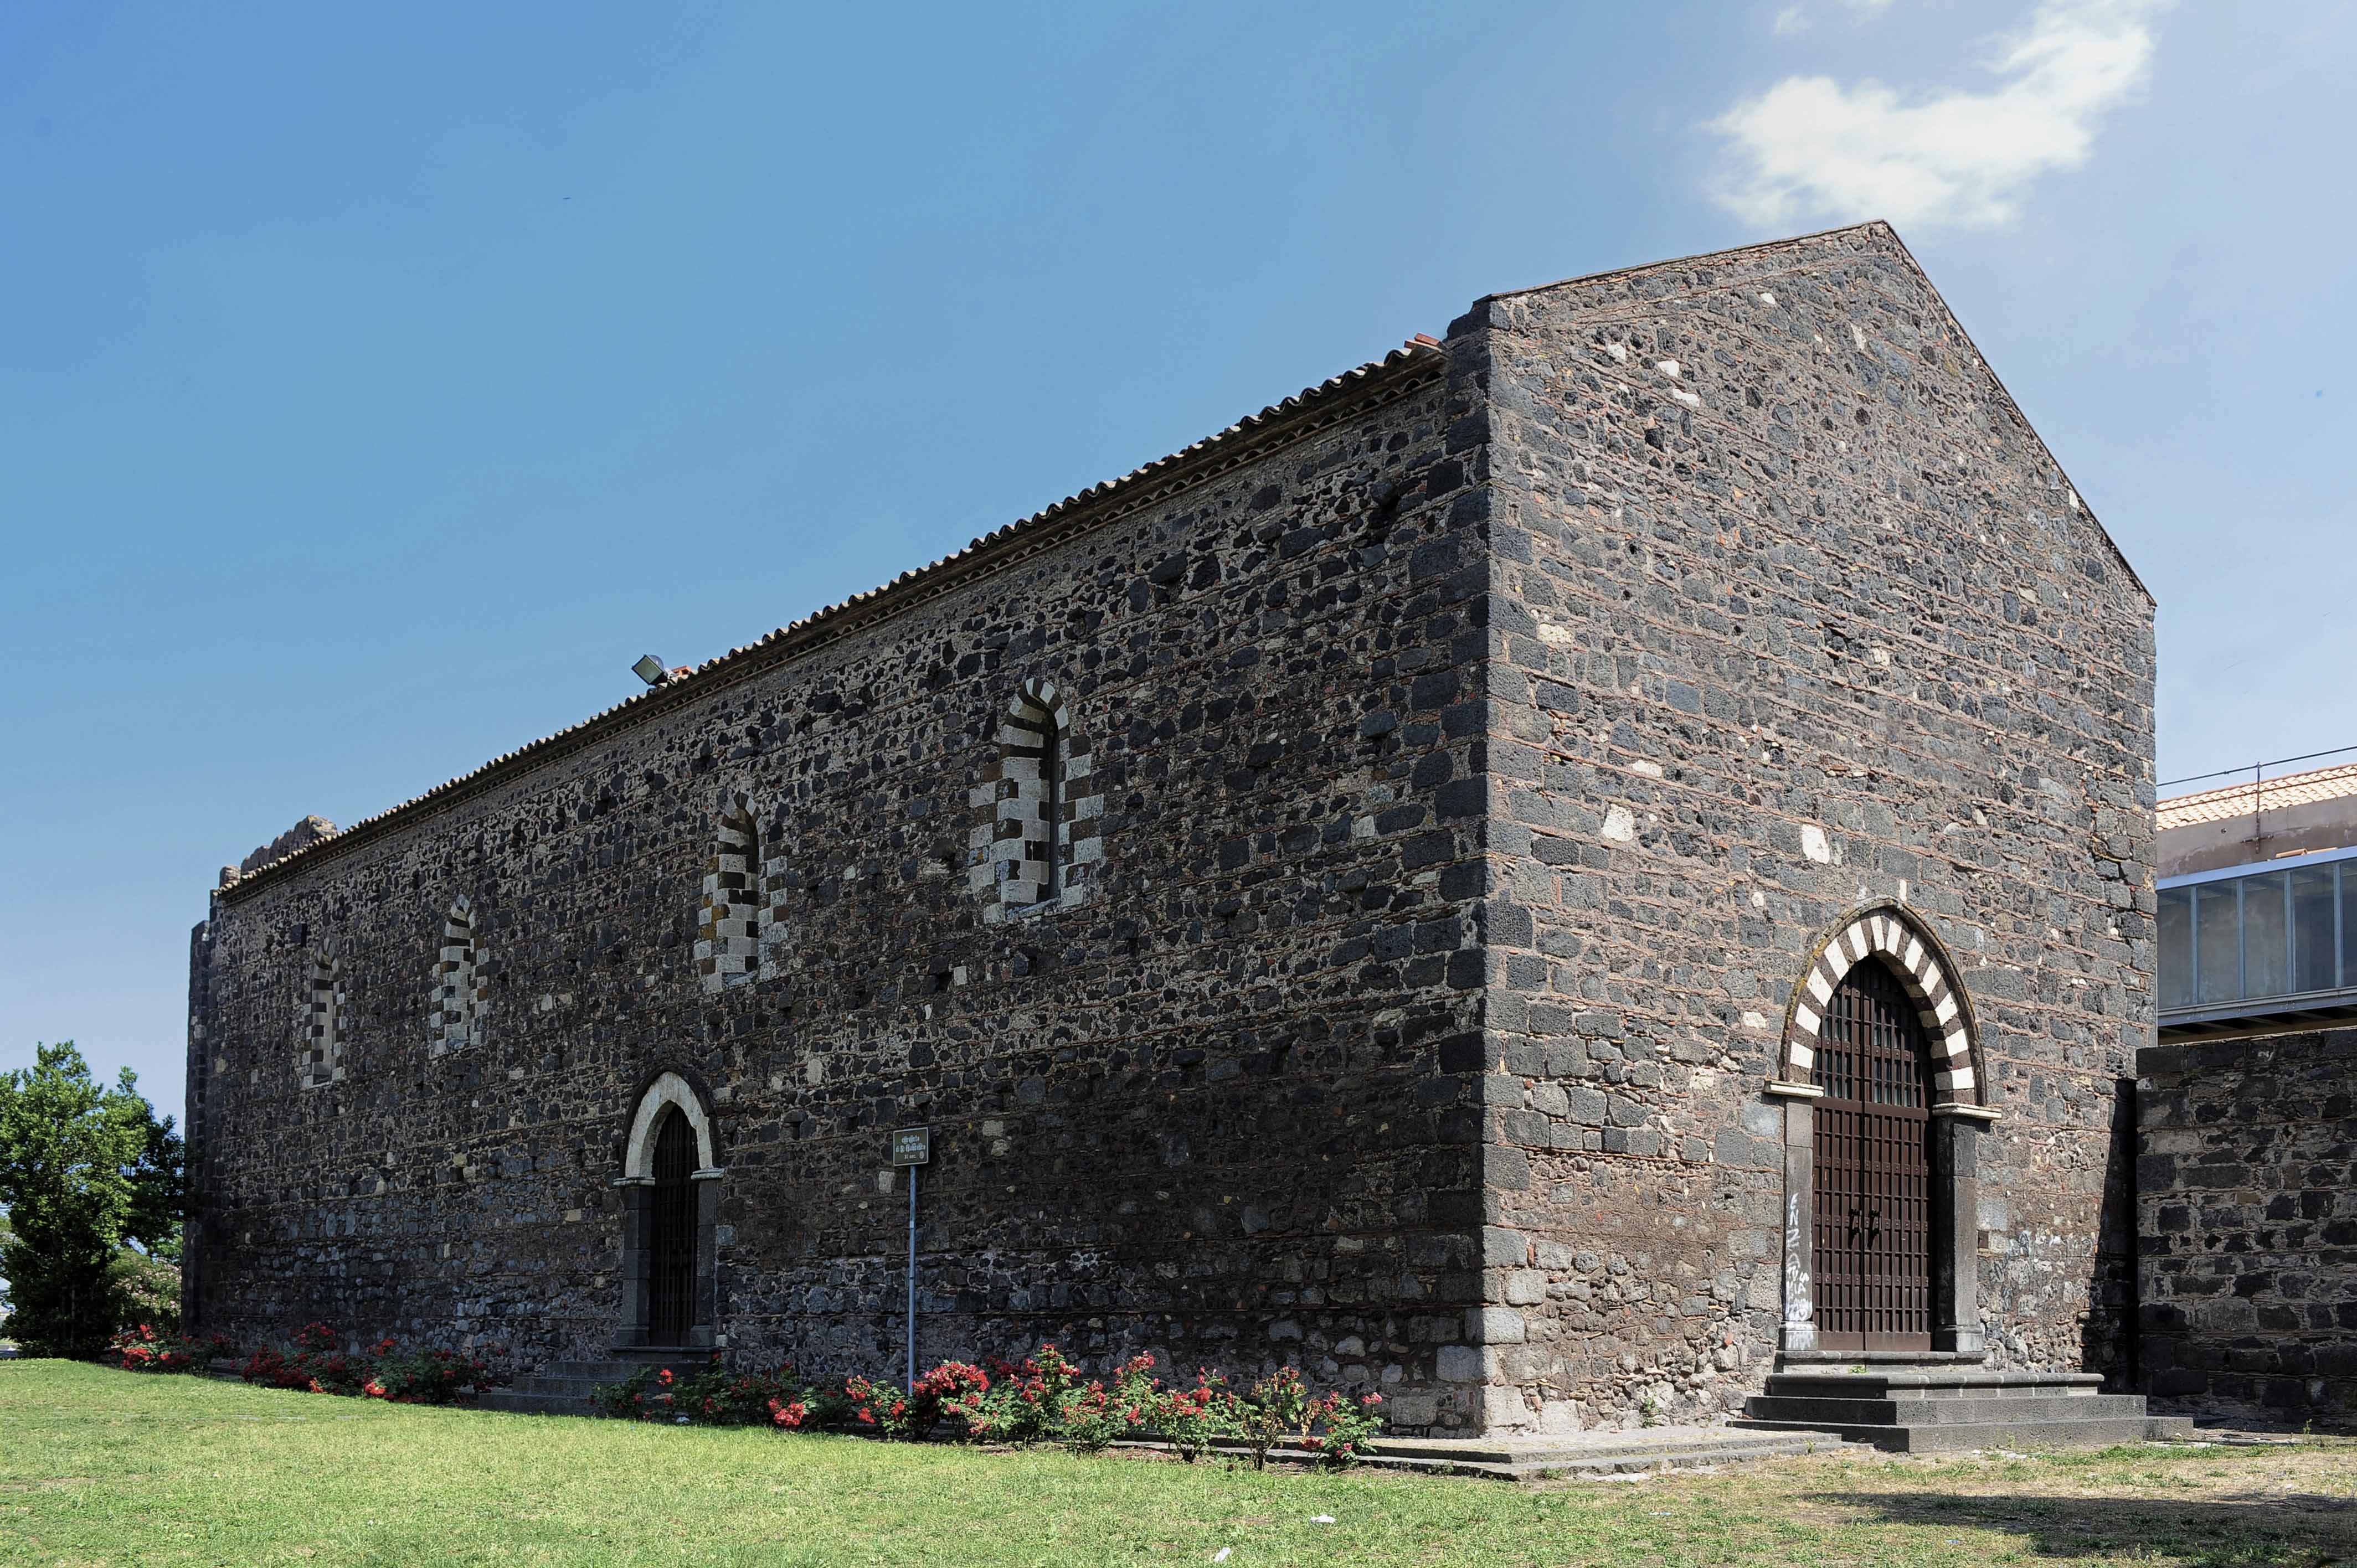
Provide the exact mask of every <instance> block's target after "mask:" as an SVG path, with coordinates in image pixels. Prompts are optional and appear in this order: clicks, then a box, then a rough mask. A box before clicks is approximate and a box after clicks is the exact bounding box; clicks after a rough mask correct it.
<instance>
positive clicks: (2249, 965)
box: [2158, 861, 2357, 1011]
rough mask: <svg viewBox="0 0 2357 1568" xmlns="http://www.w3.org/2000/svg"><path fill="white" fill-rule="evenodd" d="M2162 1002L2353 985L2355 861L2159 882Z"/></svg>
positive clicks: (2192, 1003) (2356, 961)
mask: <svg viewBox="0 0 2357 1568" xmlns="http://www.w3.org/2000/svg"><path fill="white" fill-rule="evenodd" d="M2158 914H2159V918H2158V927H2159V937H2160V955H2159V956H2160V1005H2161V1007H2162V1009H2163V1010H2164V1011H2168V1010H2174V1009H2177V1008H2182V1007H2201V1006H2213V1005H2215V1004H2219V1003H2224V1002H2243V1001H2251V1000H2255V999H2257V998H2260V997H2266V996H2289V995H2296V994H2299V993H2305V992H2311V991H2330V990H2334V989H2336V988H2339V987H2341V986H2343V985H2357V861H2337V862H2333V863H2330V864H2328V865H2309V866H2301V867H2298V868H2297V869H2294V870H2290V871H2266V872H2258V873H2255V874H2254V875H2249V876H2230V877H2221V878H2219V879H2217V880H2215V881H2212V882H2199V883H2194V884H2191V885H2190V886H2183V887H2165V888H2162V889H2161V890H2160V906H2159V911H2158Z"/></svg>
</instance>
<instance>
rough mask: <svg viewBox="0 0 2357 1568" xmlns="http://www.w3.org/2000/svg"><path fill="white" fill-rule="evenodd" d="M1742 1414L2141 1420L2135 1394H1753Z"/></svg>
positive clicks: (1927, 1420) (1858, 1419)
mask: <svg viewBox="0 0 2357 1568" xmlns="http://www.w3.org/2000/svg"><path fill="white" fill-rule="evenodd" d="M1743 1412H1744V1414H1746V1415H1748V1416H1754V1417H1758V1418H1760V1419H1762V1420H1768V1421H1791V1422H1805V1423H1813V1424H1816V1425H1822V1426H1943V1425H1944V1426H1954V1425H1969V1424H1972V1423H1979V1422H2007V1421H2090V1420H2096V1419H2102V1418H2106V1417H2131V1416H2141V1415H2143V1414H2145V1413H2146V1412H2145V1403H2144V1399H2143V1397H2142V1396H2141V1395H2136V1394H2057V1395H2054V1396H2052V1397H2050V1398H2044V1399H2023V1398H2018V1397H2012V1398H1997V1399H1887V1400H1886V1399H1803V1398H1795V1397H1793V1396H1791V1395H1785V1394H1767V1395H1758V1394H1755V1395H1753V1396H1752V1397H1751V1398H1750V1399H1749V1400H1747V1401H1745V1402H1744V1406H1743Z"/></svg>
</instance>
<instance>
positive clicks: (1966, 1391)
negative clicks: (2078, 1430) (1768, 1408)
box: [1766, 1367, 2104, 1399]
mask: <svg viewBox="0 0 2357 1568" xmlns="http://www.w3.org/2000/svg"><path fill="white" fill-rule="evenodd" d="M2103 1386H2104V1379H2103V1375H2102V1374H2101V1373H2098V1372H1991V1371H1985V1370H1983V1369H1980V1368H1977V1367H1865V1368H1861V1369H1853V1370H1850V1371H1846V1372H1842V1371H1833V1370H1824V1371H1818V1370H1814V1369H1811V1370H1806V1371H1775V1372H1770V1373H1769V1374H1768V1379H1767V1385H1766V1387H1767V1391H1768V1392H1769V1393H1770V1394H1786V1395H1791V1396H1792V1397H1793V1398H1796V1399H1892V1398H1915V1399H2034V1398H2038V1397H2040V1396H2041V1395H2045V1396H2050V1395H2057V1394H2070V1393H2088V1394H2093V1393H2098V1392H2100V1391H2102V1389H2103Z"/></svg>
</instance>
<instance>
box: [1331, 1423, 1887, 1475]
mask: <svg viewBox="0 0 2357 1568" xmlns="http://www.w3.org/2000/svg"><path fill="white" fill-rule="evenodd" d="M1842 1445H1843V1444H1842V1440H1841V1439H1840V1438H1839V1437H1838V1436H1836V1435H1835V1434H1832V1433H1830V1432H1813V1431H1808V1430H1805V1429H1798V1428H1796V1429H1792V1430H1789V1431H1787V1430H1778V1431H1774V1432H1763V1431H1746V1430H1739V1429H1738V1428H1735V1427H1731V1426H1656V1427H1641V1428H1638V1429H1637V1430H1635V1431H1629V1432H1578V1433H1565V1434H1561V1435H1558V1436H1537V1437H1383V1438H1378V1439H1376V1440H1375V1444H1374V1448H1373V1451H1372V1453H1370V1454H1369V1455H1367V1458H1366V1463H1367V1464H1369V1465H1371V1466H1379V1467H1383V1468H1388V1469H1398V1470H1425V1471H1432V1472H1436V1473H1440V1474H1446V1475H1459V1476H1490V1477H1496V1478H1498V1479H1500V1480H1509V1481H1539V1480H1547V1479H1550V1478H1557V1477H1570V1478H1577V1477H1583V1476H1586V1477H1602V1476H1628V1475H1642V1474H1647V1473H1651V1472H1655V1471H1661V1470H1690V1469H1696V1468H1700V1467H1703V1466H1717V1465H1736V1464H1744V1463H1748V1462H1749V1461H1751V1460H1754V1459H1784V1458H1790V1457H1792V1455H1799V1454H1816V1453H1822V1452H1824V1451H1825V1450H1828V1449H1836V1448H1839V1447H1841V1446H1842ZM1305 1457H1308V1455H1305Z"/></svg>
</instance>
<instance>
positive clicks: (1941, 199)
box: [1708, 0, 2169, 228]
mask: <svg viewBox="0 0 2357 1568" xmlns="http://www.w3.org/2000/svg"><path fill="white" fill-rule="evenodd" d="M1882 3H1883V4H1888V0H1882ZM2168 3H2169V0H2040V5H2039V6H2038V8H2037V10H2036V11H2035V12H2033V13H2032V14H2031V16H2030V18H2029V24H2028V25H2027V26H2026V27H2023V28H2022V29H2021V30H2020V31H2019V32H2018V33H2016V34H2013V35H2011V36H2009V37H2007V38H2003V39H2001V40H2000V41H1999V43H1998V47H1997V51H1996V58H1995V59H1993V60H1992V61H1991V62H1990V65H1989V69H1990V70H1992V71H1993V72H1994V73H1995V74H1996V77H1997V79H1998V80H1997V82H1996V86H1994V87H1993V88H1991V89H1989V90H1988V91H1980V92H1974V91H1962V90H1955V89H1950V90H1947V91H1940V92H1935V93H1931V94H1916V95H1912V96H1902V95H1901V94H1900V92H1898V91H1895V90H1893V89H1891V88H1889V87H1885V86H1884V85H1882V84H1881V83H1880V82H1878V81H1874V80H1872V79H1871V78H1869V79H1867V80H1865V81H1859V82H1857V84H1855V85H1854V86H1845V85H1844V84H1843V83H1841V82H1838V81H1834V80H1833V79H1832V78H1830V77H1824V76H1790V77H1786V78H1785V79H1784V80H1783V81H1780V82H1778V83H1776V85H1774V86H1773V87H1771V88H1770V89H1769V90H1768V91H1765V92H1763V93H1761V94H1760V95H1759V96H1758V97H1756V98H1748V99H1745V100H1743V101H1742V102H1739V103H1738V104H1736V105H1735V106H1734V107H1733V108H1732V109H1729V110H1728V111H1727V113H1725V114H1723V115H1721V116H1720V117H1719V118H1718V119H1717V120H1714V121H1712V122H1711V123H1710V125H1709V127H1708V128H1709V129H1710V130H1713V131H1716V132H1717V133H1718V134H1720V135H1722V136H1724V137H1725V138H1727V144H1728V146H1727V164H1726V167H1725V169H1724V170H1723V171H1722V174H1721V177H1720V184H1719V188H1718V189H1717V191H1716V192H1715V193H1714V194H1715V196H1716V199H1717V201H1718V203H1719V205H1720V206H1722V207H1724V208H1726V209H1727V210H1728V211H1730V212H1732V213H1734V214H1735V215H1736V216H1737V217H1738V218H1741V219H1743V220H1745V221H1747V222H1749V223H1755V224H1759V225H1761V226H1762V227H1771V228H1772V227H1788V226H1790V225H1792V224H1794V223H1797V222H1800V221H1803V220H1809V219H1818V218H1822V219H1829V220H1834V221H1847V220H1855V219H1862V218H1888V219H1889V220H1892V221H1893V222H1900V223H1919V224H1924V225H1927V226H1938V225H1943V224H1946V225H1955V226H1959V227H1966V228H1986V227H1993V226H1996V225H2000V224H2004V223H2007V222H2010V221H2012V220H2013V219H2014V218H2015V216H2017V214H2018V211H2019V204H2020V200H2021V198H2022V196H2023V194H2024V193H2025V192H2026V191H2027V189H2028V188H2029V185H2030V184H2031V182H2032V181H2034V180H2036V179H2037V178H2038V177H2039V176H2040V175H2043V174H2047V173H2049V172H2050V171H2053V170H2056V169H2068V168H2076V167H2078V166H2080V165H2081V164H2083V163H2085V162H2086V161H2087V155H2088V153H2089V150H2090V149H2091V148H2092V146H2093V142H2094V132H2095V126H2096V124H2097V123H2098V122H2099V121H2101V120H2102V119H2103V117H2104V115H2105V114H2106V113H2109V112H2110V111H2111V110H2113V109H2115V108H2116V107H2118V106H2119V105H2120V104H2122V103H2124V102H2127V101H2128V100H2129V99H2130V98H2132V97H2133V96H2134V95H2135V94H2136V91H2137V89H2138V88H2139V87H2141V86H2142V85H2143V82H2144V78H2145V71H2146V69H2147V66H2148V65H2149V63H2150V62H2151V59H2152V48H2153V41H2152V27H2151V25H2150V21H2151V17H2152V16H2153V15H2154V13H2156V12H2157V11H2158V10H2159V9H2161V8H2162V7H2163V6H2164V5H2167V4H2168ZM1779 25H1780V27H1781V17H1780V18H1779Z"/></svg>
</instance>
